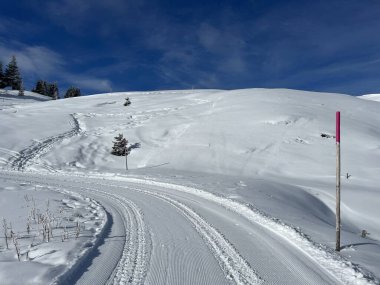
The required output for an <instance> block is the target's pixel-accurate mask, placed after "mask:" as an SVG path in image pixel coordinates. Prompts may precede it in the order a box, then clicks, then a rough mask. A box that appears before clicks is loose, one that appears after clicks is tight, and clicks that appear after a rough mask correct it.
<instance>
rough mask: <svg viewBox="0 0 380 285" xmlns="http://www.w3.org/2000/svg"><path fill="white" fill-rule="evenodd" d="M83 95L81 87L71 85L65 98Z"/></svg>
mask: <svg viewBox="0 0 380 285" xmlns="http://www.w3.org/2000/svg"><path fill="white" fill-rule="evenodd" d="M79 96H81V92H80V89H79V88H76V87H70V88H69V89H68V90H67V91H66V94H65V97H64V98H72V97H79Z"/></svg>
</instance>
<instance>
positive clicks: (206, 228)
mask: <svg viewBox="0 0 380 285" xmlns="http://www.w3.org/2000/svg"><path fill="white" fill-rule="evenodd" d="M128 189H131V190H133V191H138V192H143V193H145V194H147V195H150V196H153V197H156V198H158V199H161V200H163V201H165V202H167V203H169V204H170V205H171V206H173V207H174V208H176V209H177V210H178V211H179V212H180V213H182V215H183V216H185V217H186V218H187V219H188V220H189V221H190V222H191V223H192V224H193V226H194V228H195V230H196V231H197V232H198V234H199V235H200V236H201V237H202V239H203V240H204V241H205V242H206V244H207V245H208V246H209V248H210V249H211V252H212V253H213V255H214V257H215V258H216V260H217V261H218V263H219V265H220V267H221V268H222V270H223V272H224V274H225V276H226V278H227V279H228V280H232V281H234V282H235V283H236V284H238V285H240V284H242V285H243V284H261V283H262V282H263V280H262V279H261V278H260V277H259V276H258V275H257V273H256V272H255V271H254V270H253V269H252V268H251V267H250V265H249V264H248V262H247V261H246V260H245V259H244V258H243V257H242V256H241V255H240V254H239V253H238V252H237V250H236V249H235V248H234V246H233V245H232V244H231V243H230V242H229V241H228V240H227V239H226V238H224V236H223V235H222V234H221V233H219V232H218V230H216V229H215V228H214V227H212V226H211V225H210V224H208V223H207V222H206V221H205V220H204V219H203V218H202V217H201V216H200V215H199V214H197V213H196V212H195V211H193V210H192V209H190V208H189V207H187V206H186V205H184V204H182V203H181V202H179V201H176V200H174V199H172V198H169V197H168V196H166V195H162V194H157V193H152V192H149V191H144V190H141V189H132V188H128Z"/></svg>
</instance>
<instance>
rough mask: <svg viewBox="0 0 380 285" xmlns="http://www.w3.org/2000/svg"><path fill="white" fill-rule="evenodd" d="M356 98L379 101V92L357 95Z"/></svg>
mask: <svg viewBox="0 0 380 285" xmlns="http://www.w3.org/2000/svg"><path fill="white" fill-rule="evenodd" d="M358 98H361V99H364V100H371V101H378V102H380V94H367V95H362V96H358Z"/></svg>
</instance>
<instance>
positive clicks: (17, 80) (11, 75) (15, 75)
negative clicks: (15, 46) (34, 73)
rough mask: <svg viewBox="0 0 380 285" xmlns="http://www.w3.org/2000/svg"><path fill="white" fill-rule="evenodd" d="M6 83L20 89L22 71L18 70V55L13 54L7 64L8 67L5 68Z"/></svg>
mask: <svg viewBox="0 0 380 285" xmlns="http://www.w3.org/2000/svg"><path fill="white" fill-rule="evenodd" d="M4 78H5V84H6V86H10V87H12V90H18V89H20V84H21V80H22V79H21V75H20V71H19V70H18V66H17V61H16V57H15V56H12V59H11V61H10V62H9V64H8V65H7V68H6V69H5V75H4Z"/></svg>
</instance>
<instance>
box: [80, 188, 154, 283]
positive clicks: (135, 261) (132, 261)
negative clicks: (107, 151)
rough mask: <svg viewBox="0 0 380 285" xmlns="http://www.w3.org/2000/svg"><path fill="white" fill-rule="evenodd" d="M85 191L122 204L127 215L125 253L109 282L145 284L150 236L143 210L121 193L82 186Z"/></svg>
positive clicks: (125, 221) (123, 211) (123, 212)
mask: <svg viewBox="0 0 380 285" xmlns="http://www.w3.org/2000/svg"><path fill="white" fill-rule="evenodd" d="M80 188H81V189H82V190H83V191H85V192H90V193H91V192H97V193H98V194H100V195H102V196H103V197H105V198H108V199H110V200H113V201H115V202H116V203H117V204H120V205H121V206H122V214H123V216H124V217H126V220H124V226H125V228H126V237H127V238H126V242H125V245H124V249H123V253H122V256H121V258H120V261H119V262H118V265H117V266H116V268H115V270H114V272H113V273H112V274H111V278H110V279H109V280H108V282H107V284H132V285H133V284H135V285H137V284H144V280H145V277H146V275H147V272H148V268H149V260H150V251H149V249H148V248H149V244H148V242H147V241H149V238H147V237H146V235H147V230H146V225H145V223H144V220H143V216H142V213H141V210H140V209H139V208H138V206H137V205H136V204H135V203H133V202H132V201H130V200H127V199H125V198H124V197H122V196H120V195H115V194H110V193H108V192H104V191H100V190H96V189H90V188H84V187H80Z"/></svg>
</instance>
